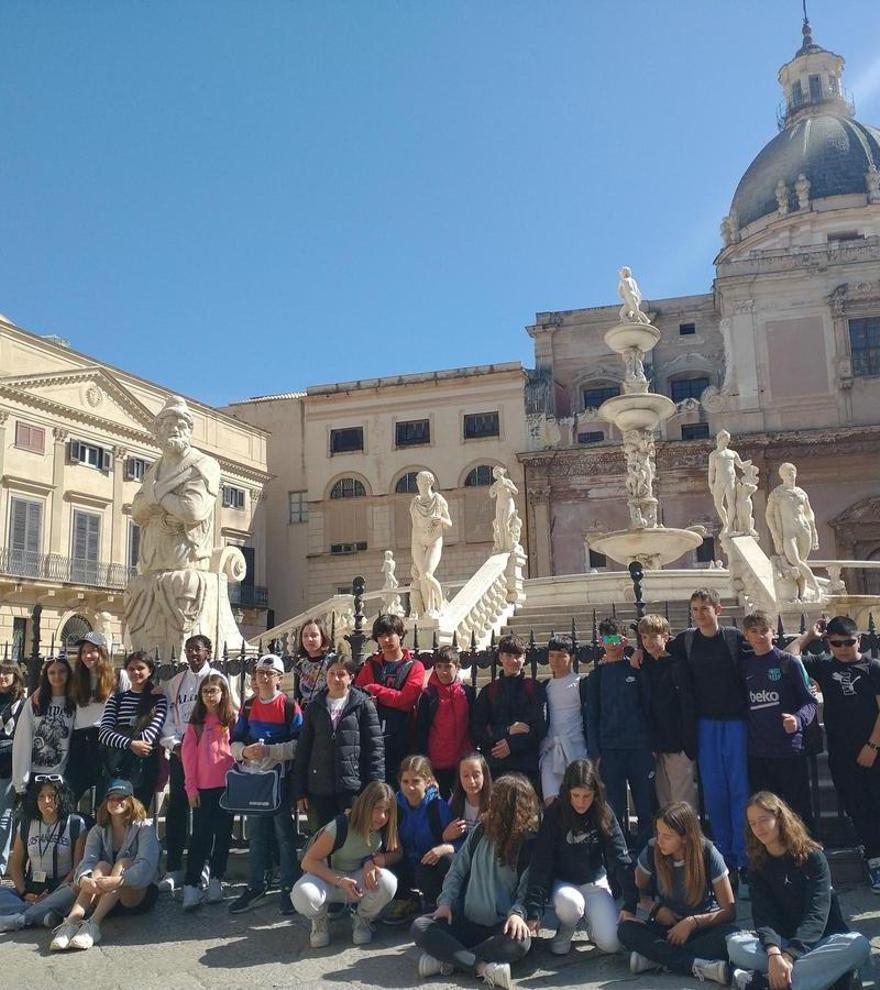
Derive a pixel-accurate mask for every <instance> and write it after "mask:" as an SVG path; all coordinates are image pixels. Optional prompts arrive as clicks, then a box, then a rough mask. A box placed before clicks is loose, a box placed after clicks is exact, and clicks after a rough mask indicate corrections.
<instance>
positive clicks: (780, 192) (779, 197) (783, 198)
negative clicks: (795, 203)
mask: <svg viewBox="0 0 880 990" xmlns="http://www.w3.org/2000/svg"><path fill="white" fill-rule="evenodd" d="M776 203H777V205H778V207H779V210H778V212H779V215H780V216H781V217H784V216H787V215H788V186H787V185H786V184H785V183H784V182H783V180H782V179H780V180H779V182H777V183H776Z"/></svg>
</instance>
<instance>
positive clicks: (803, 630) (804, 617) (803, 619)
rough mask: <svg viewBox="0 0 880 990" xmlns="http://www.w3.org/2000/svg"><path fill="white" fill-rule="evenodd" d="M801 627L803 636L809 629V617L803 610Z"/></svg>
mask: <svg viewBox="0 0 880 990" xmlns="http://www.w3.org/2000/svg"><path fill="white" fill-rule="evenodd" d="M800 629H801V636H803V634H804V633H805V632H806V631H807V617H806V615H805V614H804V613H803V612H801V626H800Z"/></svg>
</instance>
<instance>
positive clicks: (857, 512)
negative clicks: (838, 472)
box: [831, 495, 880, 527]
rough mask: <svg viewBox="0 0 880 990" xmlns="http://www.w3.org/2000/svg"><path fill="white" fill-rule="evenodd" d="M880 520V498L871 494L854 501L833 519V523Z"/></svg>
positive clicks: (834, 524)
mask: <svg viewBox="0 0 880 990" xmlns="http://www.w3.org/2000/svg"><path fill="white" fill-rule="evenodd" d="M878 522H880V498H877V496H876V495H869V496H868V497H867V498H863V499H860V500H859V501H858V502H854V503H853V504H852V505H851V506H849V507H848V508H846V509H844V510H843V512H841V513H840V514H839V515H837V516H835V517H834V518H833V519H832V520H831V525H832V526H834V527H837V526H851V525H853V524H858V523H878Z"/></svg>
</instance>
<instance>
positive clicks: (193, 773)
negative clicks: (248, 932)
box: [181, 674, 235, 911]
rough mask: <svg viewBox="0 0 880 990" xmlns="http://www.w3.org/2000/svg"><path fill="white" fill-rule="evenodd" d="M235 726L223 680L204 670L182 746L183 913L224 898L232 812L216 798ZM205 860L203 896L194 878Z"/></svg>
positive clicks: (222, 783) (227, 765) (227, 764)
mask: <svg viewBox="0 0 880 990" xmlns="http://www.w3.org/2000/svg"><path fill="white" fill-rule="evenodd" d="M234 724H235V711H234V710H233V708H232V699H231V698H230V695H229V684H228V682H227V680H226V678H225V677H224V676H223V675H222V674H208V676H207V677H205V678H204V680H203V681H202V683H201V686H200V687H199V697H198V700H197V701H196V703H195V705H194V707H193V711H192V715H191V716H190V719H189V725H188V726H187V729H186V732H185V733H184V736H183V745H182V747H181V759H182V761H183V773H184V781H185V783H184V786H185V788H186V796H187V799H188V801H189V806H190V808H192V816H193V827H192V836H191V838H190V841H189V851H188V852H187V857H186V876H185V878H184V887H183V910H184V911H192V910H193V909H194V908H197V907H198V906H199V905H200V904H201V903H202V901H205V902H206V903H208V904H216V903H218V902H219V901H222V900H223V883H222V881H223V874H224V873H225V872H226V863H227V861H228V859H229V842H230V839H231V837H232V815H230V814H229V812H228V811H224V810H223V808H221V807H220V798H221V796H222V795H223V791H224V790H225V785H226V772H227V770H229V769H230V768H231V767H232V765H233V764H234V763H235V759H234V757H233V755H232V750H231V748H230V744H229V738H230V733H231V731H232V726H233V725H234ZM206 862H210V866H211V879H210V880H209V881H208V888H207V890H206V891H205V892H204V894H203V893H202V891H201V890H200V888H199V878H200V877H201V875H202V869H203V868H204V866H205V863H206Z"/></svg>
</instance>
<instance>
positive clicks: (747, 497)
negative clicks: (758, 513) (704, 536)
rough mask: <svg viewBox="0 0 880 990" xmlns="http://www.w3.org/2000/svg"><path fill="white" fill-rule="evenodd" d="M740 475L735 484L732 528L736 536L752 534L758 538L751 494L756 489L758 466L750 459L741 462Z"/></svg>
mask: <svg viewBox="0 0 880 990" xmlns="http://www.w3.org/2000/svg"><path fill="white" fill-rule="evenodd" d="M742 472H743V473H742V477H741V478H740V479H739V481H738V482H737V485H736V521H735V523H734V528H735V530H736V535H737V536H754V537H755V539H757V538H758V531H757V530H756V529H755V509H754V506H753V505H752V496H753V495H754V494H755V492H756V491H757V490H758V468H757V465H755V464H752V462H751V461H743V462H742Z"/></svg>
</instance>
